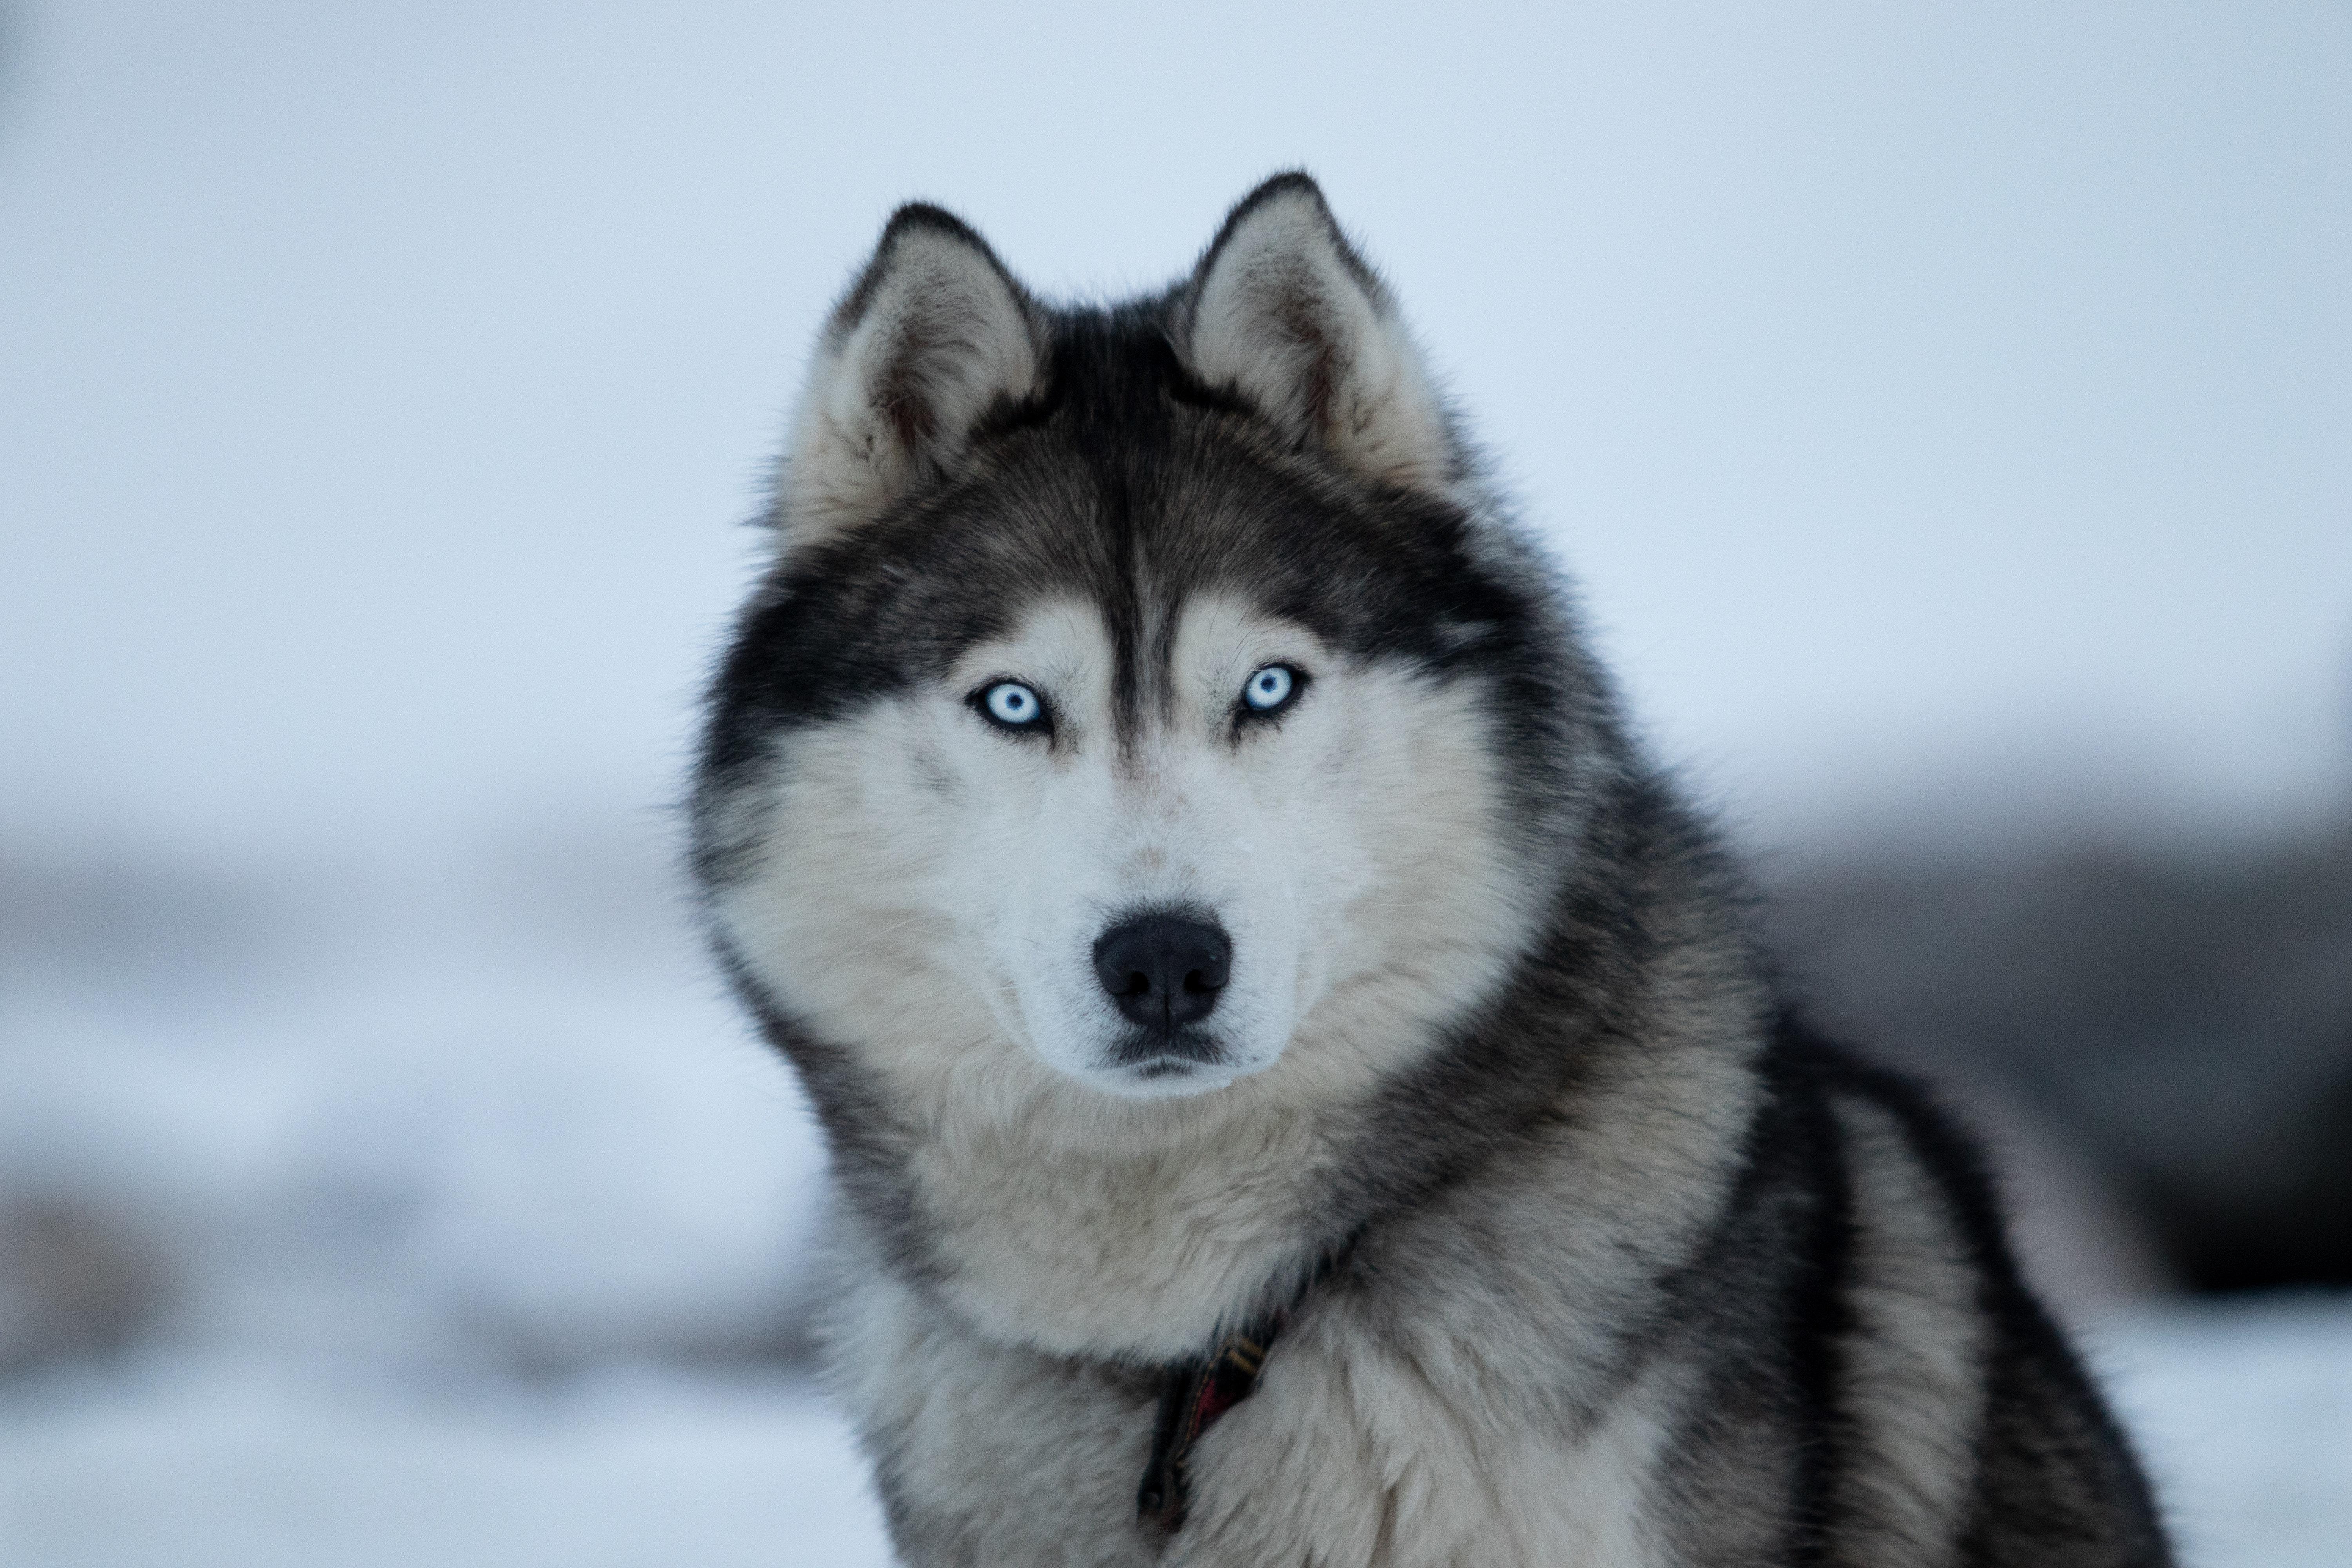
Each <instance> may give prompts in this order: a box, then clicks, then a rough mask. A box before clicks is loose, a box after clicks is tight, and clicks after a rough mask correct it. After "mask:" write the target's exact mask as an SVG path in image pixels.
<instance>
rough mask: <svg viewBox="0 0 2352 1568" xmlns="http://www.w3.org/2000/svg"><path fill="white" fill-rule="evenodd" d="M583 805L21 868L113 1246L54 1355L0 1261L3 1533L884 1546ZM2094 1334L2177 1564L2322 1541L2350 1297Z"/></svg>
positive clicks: (1, 1199) (713, 998) (658, 914)
mask: <svg viewBox="0 0 2352 1568" xmlns="http://www.w3.org/2000/svg"><path fill="white" fill-rule="evenodd" d="M598 842H601V841H600V840H596V839H593V837H592V838H590V839H587V840H583V841H581V842H571V841H565V840H562V839H561V838H559V839H558V840H556V841H555V843H554V846H553V847H552V848H550V849H548V850H546V851H545V852H544V853H540V854H530V853H524V852H522V851H520V850H518V849H515V848H514V847H513V846H512V845H511V844H509V846H508V847H507V848H506V849H504V850H499V851H496V852H493V850H492V849H490V848H483V849H480V850H478V851H468V852H467V853H464V854H462V855H458V856H456V857H455V858H452V859H446V860H444V861H442V862H440V863H438V864H437V865H436V863H434V862H433V860H432V859H431V858H429V857H425V858H413V859H412V860H410V861H409V862H408V863H407V864H406V865H405V868H404V869H403V871H402V872H401V873H400V874H399V875H396V876H391V875H384V876H376V877H373V878H370V877H366V876H362V875H361V874H360V873H358V872H356V871H352V872H349V873H335V874H330V872H329V871H328V870H325V869H318V870H316V871H315V872H314V874H313V875H311V876H310V877H309V878H308V879H306V880H305V882H304V884H303V885H304V886H305V887H307V888H308V889H310V891H309V892H308V893H306V894H302V895H299V896H298V895H296V894H295V893H293V892H291V891H289V890H288V889H287V888H284V887H279V888H275V889H272V888H269V887H259V886H257V887H253V888H248V889H244V890H243V891H240V890H239V889H238V886H237V885H236V883H235V882H234V881H233V880H232V881H226V882H218V883H215V882H211V881H207V880H206V879H205V876H203V875H200V874H197V873H194V872H191V873H189V875H188V878H187V879H186V880H185V883H184V886H182V885H180V884H173V883H169V882H168V879H167V880H166V881H164V882H159V881H158V880H157V874H156V873H155V872H153V871H152V868H151V869H150V870H148V871H144V872H141V873H139V874H138V875H137V876H135V877H131V879H130V880H129V881H128V882H126V883H125V884H124V885H123V886H122V887H121V888H119V889H116V890H115V891H113V892H108V891H106V890H105V889H106V887H107V886H108V884H106V882H105V879H104V878H100V877H97V876H96V875H95V873H92V872H90V871H89V870H88V869H87V868H84V869H83V870H80V871H68V870H67V869H56V870H54V874H52V872H48V871H43V870H41V868H39V867H37V866H29V865H26V866H20V867H19V868H18V869H17V871H16V876H15V883H14V885H15V886H16V887H18V888H22V889H29V891H28V895H27V896H28V898H29V900H30V902H28V903H26V905H24V906H23V909H26V910H37V911H38V912H39V914H40V917H41V919H40V921H39V922H38V923H37V925H36V926H26V925H24V924H22V922H19V924H18V926H17V927H16V928H15V929H14V931H13V934H9V932H7V931H0V935H5V936H7V939H8V940H6V941H5V942H0V972H5V973H0V978H5V980H6V982H7V984H0V1085H5V1093H0V1209H5V1205H9V1204H16V1205H24V1204H27V1203H32V1204H37V1205H49V1210H48V1211H45V1212H63V1213H67V1214H69V1215H79V1216H80V1218H79V1220H78V1221H77V1222H76V1223H78V1224H82V1225H84V1226H86V1227H94V1228H93V1229H91V1231H90V1234H92V1235H94V1236H97V1237H101V1238H106V1237H110V1238H111V1240H110V1242H109V1245H111V1246H114V1247H118V1248H127V1249H129V1251H128V1254H127V1256H129V1257H131V1258H132V1259H133V1260H134V1261H136V1262H138V1263H139V1264H140V1268H134V1269H131V1271H130V1273H129V1274H128V1275H126V1276H125V1278H130V1277H132V1276H139V1275H140V1274H141V1272H142V1269H143V1270H144V1274H145V1276H147V1277H152V1281H153V1284H152V1292H151V1294H152V1300H143V1301H142V1300H137V1299H131V1296H132V1295H135V1292H133V1293H131V1295H126V1298H125V1300H124V1301H123V1302H122V1303H121V1310H122V1311H123V1312H124V1313H126V1314H127V1316H126V1318H125V1321H126V1322H127V1323H129V1324H130V1325H131V1329H130V1332H131V1342H130V1344H129V1346H128V1348H127V1349H126V1350H125V1351H123V1352H121V1354H119V1355H118V1356H116V1357H115V1358H114V1359H113V1360H112V1361H110V1362H100V1363H91V1362H89V1361H87V1360H79V1361H78V1360H76V1359H75V1358H74V1357H72V1356H70V1355H65V1354H61V1353H59V1352H57V1351H56V1350H55V1349H54V1348H52V1349H51V1350H50V1351H47V1352H42V1351H41V1350H40V1348H39V1347H40V1344H41V1339H40V1335H41V1333H42V1332H44V1330H43V1327H42V1324H43V1322H44V1321H47V1320H44V1319H43V1318H42V1317H41V1313H40V1310H37V1309H40V1306H41V1302H40V1300H39V1299H38V1295H39V1289H40V1288H41V1287H40V1285H39V1279H38V1278H37V1276H36V1275H35V1274H33V1273H26V1272H25V1271H24V1270H23V1269H22V1268H19V1272H18V1274H17V1275H16V1276H10V1275H9V1273H8V1267H9V1258H8V1257H7V1256H0V1364H5V1361H6V1359H7V1356H8V1355H10V1354H14V1355H15V1356H16V1358H17V1362H16V1364H17V1367H18V1370H17V1371H16V1373H15V1374H14V1375H12V1376H6V1377H0V1563H5V1564H7V1565H9V1568H17V1565H20V1564H21V1565H24V1568H82V1565H89V1568H97V1565H115V1564H125V1565H127V1564H148V1563H172V1564H174V1565H184V1568H205V1565H207V1564H223V1565H226V1564H236V1565H237V1568H272V1565H274V1564H278V1563H288V1564H292V1563H303V1564H310V1563H321V1562H333V1563H338V1564H353V1565H358V1568H367V1565H371V1564H379V1563H380V1564H385V1565H392V1564H399V1565H403V1568H406V1565H410V1564H417V1563H434V1564H447V1565H451V1568H458V1565H463V1564H467V1563H481V1564H486V1565H487V1564H499V1565H507V1564H513V1563H531V1562H562V1563H568V1564H576V1565H583V1568H586V1565H593V1564H614V1565H615V1568H619V1565H625V1564H639V1563H696V1564H698V1565H705V1568H719V1565H723V1564H727V1563H763V1564H774V1563H811V1564H828V1565H831V1564H838V1565H842V1568H856V1565H857V1564H861V1563H882V1562H884V1561H885V1560H886V1554H885V1552H884V1550H883V1546H882V1543H881V1537H880V1533H879V1526H878V1522H877V1517H876V1513H875V1510H874V1506H873V1503H872V1501H871V1500H870V1499H869V1497H868V1496H867V1494H866V1486H865V1479H864V1475H863V1472H862V1469H861V1468H860V1466H859V1465H858V1464H857V1462H856V1458H855V1457H854V1455H853V1454H852V1452H851V1450H850V1447H849V1445H848V1443H847V1441H846V1439H845V1435H844V1433H843V1431H842V1429H841V1427H840V1425H839V1423H838V1422H837V1421H835V1419H834V1417H833V1416H832V1415H830V1413H829V1412H828V1411H827V1410H826V1409H825V1408H824V1405H823V1404H822V1403H821V1402H820V1401H819V1400H818V1399H817V1398H816V1397H815V1396H814V1394H813V1393H812V1392H811V1391H810V1389H809V1387H808V1385H807V1384H806V1383H805V1382H803V1381H800V1380H798V1379H796V1378H794V1377H793V1376H792V1375H790V1374H788V1373H784V1372H781V1371H777V1370H774V1369H775V1368H776V1367H778V1366H779V1365H780V1364H782V1363H778V1362H776V1361H775V1360H774V1359H773V1358H772V1353H771V1352H772V1351H773V1349H774V1348H775V1346H776V1345H777V1343H778V1342H779V1341H778V1336H779V1334H786V1335H788V1333H789V1323H788V1322H787V1321H783V1320H785V1319H788V1318H789V1311H788V1310H787V1307H788V1303H789V1301H790V1300H791V1299H792V1298H793V1291H794V1289H795V1285H794V1277H795V1274H796V1272H797V1264H798V1260H799V1257H800V1254H801V1247H800V1242H799V1238H800V1237H801V1236H802V1235H803V1233H804V1226H805V1223H806V1215H807V1214H808V1211H809V1208H810V1205H811V1203H812V1201H813V1196H814V1184H815V1179H816V1168H817V1167H816V1151H815V1147H814V1140H813V1136H812V1133H811V1131H810V1129H809V1127H808V1125H807V1123H806V1121H805V1118H804V1117H803V1114H802V1112H801V1110H800V1109H799V1106H798V1102H797V1098H796V1096H795V1095H794V1093H793V1089H792V1088H791V1084H790V1080H789V1078H788V1076H787V1075H786V1074H785V1073H784V1072H783V1070H782V1068H781V1066H780V1065H779V1064H777V1063H775V1062H773V1061H771V1060H769V1059H768V1058H766V1057H765V1056H764V1055H763V1054H761V1052H759V1051H758V1050H756V1049H755V1048H754V1047H752V1046H751V1043H750V1042H749V1041H748V1040H747V1039H745V1038H744V1037H743V1035H742V1033H741V1030H740V1025H739V1024H738V1023H737V1022H736V1020H735V1018H734V1016H733V1014H732V1013H731V1011H730V1009H729V1008H727V1007H726V1006H725V1005H724V1004H723V1002H722V1000H721V999H720V998H719V996H718V995H717V994H716V990H715V987H713V986H712V985H711V984H710V982H709V979H708V976H707V973H705V972H704V971H703V970H702V969H701V967H700V963H699V961H698V959H696V958H695V956H694V954H693V952H692V942H691V939H690V937H689V936H688V933H687V932H685V931H684V930H683V929H682V928H681V927H680V926H679V925H678V923H677V920H676V912H675V911H676V906H675V903H674V900H671V899H669V897H668V896H667V893H666V892H665V891H664V884H663V881H662V877H663V875H664V872H663V869H662V868H663V860H662V857H661V854H660V849H661V846H660V844H659V843H658V842H657V836H655V835H650V834H649V835H648V836H647V838H646V842H644V843H641V844H639V845H637V846H636V847H635V852H633V853H619V852H615V851H614V850H612V849H611V847H609V846H607V847H606V848H605V849H603V850H598V849H596V848H595V847H594V846H595V844H596V843H598ZM501 868H504V869H501ZM175 887H177V888H178V889H179V890H178V891H174V890H173V889H174V888H175ZM110 900H113V902H111V903H110ZM116 904H119V905H120V906H121V907H120V908H116V907H114V906H115V905H116ZM239 909H247V910H251V911H256V912H253V913H251V915H250V918H249V919H247V918H245V917H235V918H232V917H233V912H234V911H235V910H239ZM174 910H178V911H179V912H177V913H174V912H173V911H174ZM272 910H275V911H276V912H275V913H272V912H271V911H272ZM77 911H79V912H77ZM629 911H635V912H634V913H631V912H629ZM20 912H22V910H20ZM0 914H5V910H0ZM240 921H242V922H243V923H240ZM0 925H5V921H0ZM85 927H86V928H87V931H84V928H85ZM77 931H83V935H81V936H77V935H76V934H75V933H76V932H77ZM85 938H87V940H85ZM0 1217H5V1215H0ZM0 1239H5V1238H0ZM142 1249H143V1250H142ZM0 1252H5V1249H0ZM26 1256H27V1255H26V1254H23V1253H21V1252H20V1253H19V1254H18V1255H16V1257H17V1262H18V1264H19V1265H21V1264H22V1263H23V1261H24V1258H25V1257H26ZM12 1281H13V1282H12ZM52 1285H54V1281H52ZM12 1289H13V1290H15V1291H16V1296H15V1297H14V1298H12V1297H11V1295H10V1292H11V1290H12ZM28 1291H30V1292H32V1294H31V1295H27V1294H26V1292H28ZM12 1300H14V1302H15V1305H14V1306H13V1307H12V1304H11V1303H12ZM28 1302H29V1303H30V1305H27V1303H28ZM52 1304H53V1305H54V1303H52ZM12 1312H13V1313H14V1314H15V1315H14V1316H13V1317H12V1316H11V1313H12ZM53 1326H54V1325H52V1327H53ZM12 1335H13V1336H14V1338H13V1339H12V1337H11V1336H12ZM2091 1343H2092V1344H2093V1346H2094V1349H2095V1357H2096V1360H2097V1362H2098V1364H2099V1365H2100V1366H2101V1368H2102V1369H2103V1370H2104V1371H2105V1373H2107V1375H2108V1376H2109V1377H2110V1378H2111V1380H2112V1382H2113V1384H2114V1386H2115V1388H2116V1394H2117V1398H2118V1401H2119V1404H2120V1405H2121V1407H2122V1409H2123V1410H2124V1411H2125V1412H2126V1416H2127V1418H2128V1419H2129V1420H2130V1421H2131V1422H2132V1424H2133V1426H2135V1428H2136V1430H2137V1432H2138V1433H2139V1434H2140V1436H2141V1438H2142V1440H2143V1442H2144V1443H2145V1445H2146V1447H2147V1452H2148V1455H2149V1458H2150V1460H2151V1463H2152V1464H2153V1466H2154V1468H2155V1469H2156V1470H2157V1472H2158V1476H2159V1477H2160V1479H2161V1480H2162V1483H2163V1489H2164V1491H2165V1495H2166V1497H2167V1499H2168V1505H2169V1507H2170V1509H2171V1510H2172V1513H2173V1515H2174V1517H2175V1518H2176V1519H2177V1521H2179V1526H2180V1529H2181V1532H2182V1536H2183V1539H2184V1540H2185V1541H2186V1542H2188V1543H2189V1558H2188V1561H2189V1563H2191V1564H2195V1565H2199V1568H2306V1565H2307V1568H2317V1565H2319V1564H2323V1563H2325V1564H2329V1565H2330V1568H2335V1565H2337V1564H2340V1563H2344V1562H2345V1561H2347V1559H2352V1551H2347V1548H2352V1300H2337V1301H2326V1300H2312V1301H2307V1302H2300V1303H2292V1302H2291V1303H2279V1304H2272V1305H2262V1306H2245V1307H2232V1308H2226V1309H2224V1308H2206V1309H2187V1308H2181V1309H2173V1310H2163V1311H2147V1310H2142V1311H2138V1312H2135V1313H2130V1314H2126V1315H2120V1316H2113V1317H2109V1318H2107V1319H2106V1320H2105V1321H2102V1322H2100V1323H2098V1324H2096V1325H2095V1326H2094V1331H2093V1333H2092V1335H2091ZM12 1346H13V1347H14V1349H13V1350H12V1348H11V1347H12ZM28 1358H29V1359H28ZM689 1369H699V1370H689Z"/></svg>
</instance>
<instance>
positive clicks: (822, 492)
mask: <svg viewBox="0 0 2352 1568" xmlns="http://www.w3.org/2000/svg"><path fill="white" fill-rule="evenodd" d="M1043 344H1044V334H1043V331H1042V330H1041V327H1040V323H1039V320H1038V313H1037V310H1036V307H1035V305H1034V304H1033V303H1032V302H1031V300H1030V299H1029V296H1028V294H1027V293H1026V292H1025V291H1024V289H1022V287H1021V285H1020V284H1019V283H1017V282H1015V281H1014V280H1013V275H1012V274H1011V273H1009V272H1007V271H1006V270H1005V269H1004V267H1003V263H1001V262H1000V261H998V260H997V259H996V253H995V252H994V251H992V250H991V249H989V247H988V244H987V242H986V241H985V240H983V239H982V238H981V237H980V236H978V235H977V234H974V233H973V232H972V231H971V229H970V228H968V227H966V226H964V224H963V223H962V222H961V220H960V219H958V218H956V217H955V216H952V215H951V214H949V213H945V212H942V211H940V209H939V208H938V207H934V206H921V205H915V206H904V207H900V208H899V209H898V212H897V213H896V214H895V215H893V216H892V217H891V219H890V222H889V225H888V226H887V227H886V228H884V229H883V231H882V239H881V243H880V244H878V245H877V246H876V247H875V249H874V259H873V260H872V261H870V262H868V263H867V264H866V270H865V272H864V273H862V274H861V275H860V276H859V278H858V279H857V282H856V285H855V286H854V287H853V288H852V289H850V290H849V293H848V295H847V296H846V297H845V299H844V300H842V302H841V304H840V305H839V306H838V307H836V308H835V310H834V313H833V320H832V321H831V322H830V323H828V325H827V326H826V328H825V331H824V337H823V338H822V339H821V340H820V341H819V342H818V344H817V352H816V357H815V362H814V363H813V364H812V365H811V367H810V370H809V378H808V384H807V386H806V388H805V389H804V390H803V392H802V394H801V404H800V410H799V413H798V414H797V415H796V416H794V418H793V431H792V439H791V442H790V444H789V446H788V447H787V448H786V450H785V453H784V465H783V472H782V481H781V483H780V484H779V485H778V487H777V495H776V512H775V521H776V523H777V526H778V528H779V529H780V530H781V531H782V535H783V543H784V546H785V547H786V548H788V549H795V550H796V549H799V548H801V547H803V546H804V545H807V544H811V543H814V542H816V541H818V540H821V539H824V538H827V537H830V536H832V535H834V534H835V533H838V532H839V531H842V530H843V529H845V528H847V527H850V526H852V525H854V524H856V523H857V522H861V521H866V519H868V518H871V517H872V516H873V515H874V514H875V513H877V512H878V511H879V510H881V509H882V508H883V507H884V506H886V505H887V504H888V503H889V502H890V501H891V500H894V499H896V498H897V497H898V496H900V495H903V494H904V493H906V492H907V491H908V489H912V488H913V487H915V486H916V485H919V484H921V483H923V482H924V481H925V480H927V479H933V478H936V477H937V476H939V475H940V474H942V473H945V472H947V471H949V470H950V468H952V467H953V466H954V464H955V462H956V460H957V458H960V457H961V455H962V454H963V451H964V449H965V447H966V444H967V443H968V441H969V440H970V438H971V432H972V429H973V427H974V426H977V425H978V424H979V423H980V422H981V421H982V419H983V418H985V417H987V416H988V415H989V414H990V413H991V411H992V410H994V409H996V408H998V407H1000V406H1001V405H1004V404H1007V403H1017V402H1019V401H1020V400H1021V399H1023V398H1024V397H1027V396H1029V395H1031V394H1033V393H1034V392H1035V391H1036V390H1037V389H1038V384H1039V382H1040V379H1041V377H1042V375H1043V370H1044V363H1045V353H1044V348H1043Z"/></svg>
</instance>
